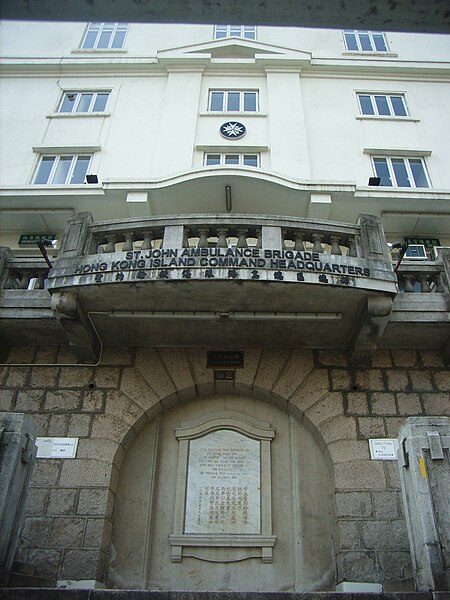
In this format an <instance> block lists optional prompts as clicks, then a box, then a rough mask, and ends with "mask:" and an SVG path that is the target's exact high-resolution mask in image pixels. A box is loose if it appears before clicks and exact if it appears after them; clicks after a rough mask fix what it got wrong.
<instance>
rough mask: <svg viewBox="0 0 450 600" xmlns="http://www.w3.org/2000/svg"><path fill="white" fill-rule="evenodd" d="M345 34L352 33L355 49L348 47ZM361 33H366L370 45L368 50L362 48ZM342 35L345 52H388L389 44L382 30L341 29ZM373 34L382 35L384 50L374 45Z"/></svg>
mask: <svg viewBox="0 0 450 600" xmlns="http://www.w3.org/2000/svg"><path fill="white" fill-rule="evenodd" d="M347 34H353V35H354V36H355V41H356V46H357V49H354V48H349V46H348V41H347ZM361 34H364V35H366V34H367V36H368V38H369V42H370V46H371V49H370V50H364V49H363V47H362V44H361V38H360V36H361ZM342 36H343V38H344V44H345V49H346V51H347V52H370V53H381V54H386V53H387V52H389V45H388V43H387V39H386V35H385V33H384V31H374V30H370V29H343V30H342ZM374 36H381V37H382V39H383V43H384V46H385V50H379V49H378V48H377V47H376V43H375V39H374Z"/></svg>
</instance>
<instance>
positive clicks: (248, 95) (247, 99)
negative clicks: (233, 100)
mask: <svg viewBox="0 0 450 600" xmlns="http://www.w3.org/2000/svg"><path fill="white" fill-rule="evenodd" d="M244 110H251V111H256V94H255V92H244Z"/></svg>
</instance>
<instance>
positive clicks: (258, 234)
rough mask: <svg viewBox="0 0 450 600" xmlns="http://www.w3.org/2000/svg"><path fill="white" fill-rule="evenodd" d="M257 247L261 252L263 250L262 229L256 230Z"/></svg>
mask: <svg viewBox="0 0 450 600" xmlns="http://www.w3.org/2000/svg"><path fill="white" fill-rule="evenodd" d="M256 240H257V241H256V247H257V248H258V250H261V248H262V231H261V229H257V230H256Z"/></svg>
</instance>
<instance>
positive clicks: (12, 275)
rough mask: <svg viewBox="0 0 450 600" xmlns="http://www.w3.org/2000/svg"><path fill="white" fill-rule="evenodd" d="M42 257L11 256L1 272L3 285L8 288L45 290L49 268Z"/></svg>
mask: <svg viewBox="0 0 450 600" xmlns="http://www.w3.org/2000/svg"><path fill="white" fill-rule="evenodd" d="M40 262H41V261H40V259H35V258H28V259H27V258H21V259H18V258H14V257H12V255H11V257H9V258H8V259H7V260H6V261H5V266H4V268H3V272H2V273H1V287H2V288H3V289H6V290H32V289H33V290H43V289H45V287H46V280H47V277H48V272H49V268H48V267H47V265H46V264H45V263H44V262H43V261H42V263H43V264H36V263H40Z"/></svg>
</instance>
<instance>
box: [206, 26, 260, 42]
mask: <svg viewBox="0 0 450 600" xmlns="http://www.w3.org/2000/svg"><path fill="white" fill-rule="evenodd" d="M237 27H239V29H240V34H239V35H235V34H234V33H233V34H232V33H231V30H232V28H235V29H236V28H237ZM220 29H224V31H225V35H220V36H218V35H217V33H218V30H220ZM246 30H248V33H250V34H253V36H248V35H245V34H246ZM228 37H239V38H243V39H246V40H256V25H224V24H220V25H214V39H215V40H223V39H225V38H228Z"/></svg>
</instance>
